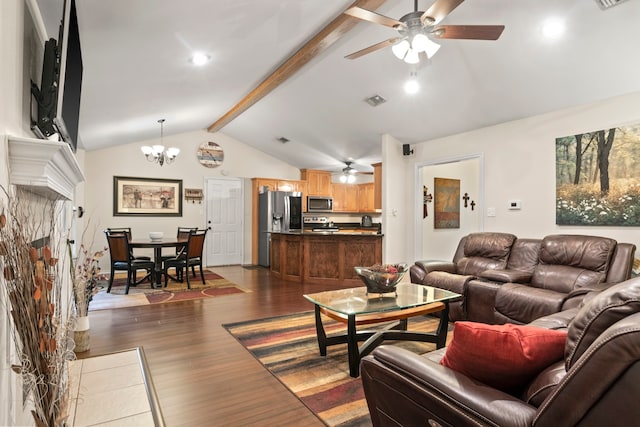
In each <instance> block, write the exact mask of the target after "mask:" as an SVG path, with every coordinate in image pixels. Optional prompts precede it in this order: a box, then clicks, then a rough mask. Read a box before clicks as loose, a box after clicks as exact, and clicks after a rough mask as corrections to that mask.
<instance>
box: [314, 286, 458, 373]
mask: <svg viewBox="0 0 640 427" xmlns="http://www.w3.org/2000/svg"><path fill="white" fill-rule="evenodd" d="M460 296H461V295H460V294H456V293H454V292H450V291H447V290H444V289H438V288H433V287H431V286H423V285H416V284H413V283H400V284H398V286H397V287H396V292H395V293H393V292H392V293H386V294H372V293H370V294H368V295H367V288H366V287H361V288H350V289H339V290H336V291H326V292H318V293H315V294H308V295H304V297H305V298H306V299H307V300H309V301H310V302H312V303H313V304H314V305H315V316H316V318H315V320H316V333H317V335H318V346H319V348H320V355H321V356H326V355H327V347H328V346H331V345H336V344H344V343H347V350H348V354H349V374H350V375H351V376H352V377H357V376H358V375H360V358H362V357H364V356H366V355H367V354H369V353H370V352H371V351H372V350H373V349H374V348H375V347H376V346H378V345H379V344H381V343H382V342H383V341H385V340H396V341H398V340H405V341H421V342H431V343H435V344H436V346H437V348H442V347H444V345H445V342H446V339H447V326H448V322H449V301H453V300H456V299H458V298H460ZM437 312H439V313H440V322H439V324H438V327H437V329H436V331H435V332H433V333H427V332H419V331H408V330H407V319H409V318H410V317H415V316H421V315H425V314H430V313H437ZM321 315H325V316H327V317H329V318H331V319H334V320H337V321H339V322H343V323H346V324H347V333H346V334H334V335H331V336H327V334H326V333H325V330H324V326H323V324H322V316H321ZM392 321H395V322H393V323H390V324H388V325H385V326H384V327H383V328H381V329H376V330H360V331H358V330H356V326H360V325H369V324H373V323H382V322H392ZM360 341H364V343H363V344H362V345H361V346H360V347H359V348H358V342H360Z"/></svg>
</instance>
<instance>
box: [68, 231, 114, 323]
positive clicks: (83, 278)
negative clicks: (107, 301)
mask: <svg viewBox="0 0 640 427" xmlns="http://www.w3.org/2000/svg"><path fill="white" fill-rule="evenodd" d="M88 234H89V231H88V224H87V228H86V229H85V230H84V232H83V233H82V239H81V243H80V249H79V251H78V254H77V258H76V260H75V264H74V263H72V266H71V280H72V281H73V302H74V305H75V315H76V317H85V316H87V315H88V314H89V303H90V302H91V300H92V299H93V296H94V295H95V294H97V293H98V291H99V287H98V281H99V280H104V277H103V276H102V275H101V274H100V264H99V262H100V258H102V257H103V256H104V251H105V250H106V249H107V248H103V250H100V251H96V252H90V250H89V249H90V248H91V247H92V246H93V241H94V238H95V230H94V231H93V234H92V236H91V239H90V241H88V243H85V241H86V239H87V235H88ZM69 255H70V257H71V258H73V256H72V255H71V246H70V245H69Z"/></svg>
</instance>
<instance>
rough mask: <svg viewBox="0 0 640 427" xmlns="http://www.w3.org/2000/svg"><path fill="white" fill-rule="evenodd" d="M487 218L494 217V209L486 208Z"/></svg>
mask: <svg viewBox="0 0 640 427" xmlns="http://www.w3.org/2000/svg"><path fill="white" fill-rule="evenodd" d="M487 216H496V208H487Z"/></svg>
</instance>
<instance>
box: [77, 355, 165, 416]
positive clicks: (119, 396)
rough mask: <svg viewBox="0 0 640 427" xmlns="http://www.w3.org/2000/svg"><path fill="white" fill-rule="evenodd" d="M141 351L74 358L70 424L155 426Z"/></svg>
mask: <svg viewBox="0 0 640 427" xmlns="http://www.w3.org/2000/svg"><path fill="white" fill-rule="evenodd" d="M140 354H144V353H139V351H138V349H134V350H129V351H123V352H119V353H113V354H109V355H105V356H97V357H91V358H88V359H83V360H74V361H72V362H71V364H70V378H71V387H70V393H71V414H70V417H69V418H70V423H69V424H70V425H72V426H83V427H85V426H87V427H88V426H123V427H126V426H135V427H146V426H149V427H153V426H155V425H156V423H155V421H154V417H153V413H152V411H151V406H152V405H151V403H150V401H149V397H148V396H149V395H148V394H147V384H146V383H145V380H144V375H143V368H142V366H143V365H142V363H141V359H142V358H141V356H140ZM142 357H144V356H142ZM151 387H153V386H152V385H151ZM153 394H154V393H153V390H151V395H153ZM160 418H161V416H160Z"/></svg>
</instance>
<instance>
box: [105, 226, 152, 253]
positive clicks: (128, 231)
mask: <svg viewBox="0 0 640 427" xmlns="http://www.w3.org/2000/svg"><path fill="white" fill-rule="evenodd" d="M106 231H107V232H109V233H111V234H119V233H120V234H125V235H126V236H127V241H129V242H130V241H131V227H109V228H107V230H106ZM130 250H131V258H133V259H135V260H144V261H148V260H150V259H151V257H149V256H146V255H138V256H136V255H134V254H133V249H132V248H130Z"/></svg>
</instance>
